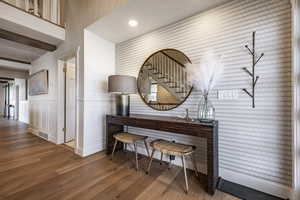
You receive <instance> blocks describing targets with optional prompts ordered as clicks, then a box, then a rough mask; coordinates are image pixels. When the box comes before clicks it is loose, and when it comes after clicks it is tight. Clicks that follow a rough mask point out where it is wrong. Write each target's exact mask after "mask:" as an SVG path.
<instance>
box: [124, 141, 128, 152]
mask: <svg viewBox="0 0 300 200" xmlns="http://www.w3.org/2000/svg"><path fill="white" fill-rule="evenodd" d="M124 151H125V153H127V143H124Z"/></svg>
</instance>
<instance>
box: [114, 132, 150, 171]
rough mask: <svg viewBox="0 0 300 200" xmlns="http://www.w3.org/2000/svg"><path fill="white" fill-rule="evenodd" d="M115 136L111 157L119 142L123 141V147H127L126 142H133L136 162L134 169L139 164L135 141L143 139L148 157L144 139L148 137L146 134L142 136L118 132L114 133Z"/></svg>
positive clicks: (137, 167)
mask: <svg viewBox="0 0 300 200" xmlns="http://www.w3.org/2000/svg"><path fill="white" fill-rule="evenodd" d="M114 138H115V144H114V149H113V152H112V154H111V159H113V157H114V152H115V150H116V146H117V144H118V141H119V142H123V143H124V144H125V148H127V144H133V145H134V150H135V164H136V170H138V169H139V164H138V153H137V145H136V143H137V142H138V141H144V144H145V147H146V150H147V154H148V157H149V156H150V154H149V150H148V145H147V143H146V139H147V138H148V137H147V136H142V135H135V134H131V133H118V134H115V135H114Z"/></svg>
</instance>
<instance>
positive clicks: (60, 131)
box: [57, 47, 80, 153]
mask: <svg viewBox="0 0 300 200" xmlns="http://www.w3.org/2000/svg"><path fill="white" fill-rule="evenodd" d="M79 51H80V48H79V47H78V48H76V49H75V50H73V51H70V52H68V53H66V54H65V55H64V56H62V57H60V58H59V59H58V68H57V75H58V76H57V82H58V90H57V95H58V102H57V144H64V143H65V131H64V128H65V114H66V111H65V108H66V106H65V103H66V102H65V73H64V71H63V69H64V67H65V63H66V61H67V60H69V59H70V58H74V57H75V115H76V116H75V148H74V151H75V153H76V152H78V148H79V145H78V141H79V137H78V105H77V104H78V102H77V101H78V80H79V78H78V73H79V70H78V65H79V63H78V58H79Z"/></svg>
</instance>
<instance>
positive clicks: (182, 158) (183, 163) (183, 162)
mask: <svg viewBox="0 0 300 200" xmlns="http://www.w3.org/2000/svg"><path fill="white" fill-rule="evenodd" d="M181 160H182V165H183V171H184V179H185V188H186V191H185V192H186V193H188V191H189V184H188V179H187V175H186V165H185V156H184V155H183V156H181Z"/></svg>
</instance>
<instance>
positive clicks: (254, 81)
mask: <svg viewBox="0 0 300 200" xmlns="http://www.w3.org/2000/svg"><path fill="white" fill-rule="evenodd" d="M255 34H256V32H253V33H252V50H251V49H250V48H249V46H248V45H245V47H246V48H247V49H248V51H249V52H250V54H251V56H252V69H251V71H249V70H248V69H247V68H246V67H244V68H243V70H244V71H245V72H246V73H247V74H249V76H250V77H251V78H252V91H251V92H249V91H248V90H247V89H246V88H244V89H243V91H244V92H246V93H247V94H248V95H249V96H250V97H251V98H252V108H255V86H256V84H257V81H258V79H259V76H256V75H255V67H256V65H257V63H258V62H259V61H260V59H261V58H262V57H263V56H264V55H265V54H264V53H262V54H260V56H259V57H258V56H257V55H256V51H255ZM257 57H258V58H257Z"/></svg>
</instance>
